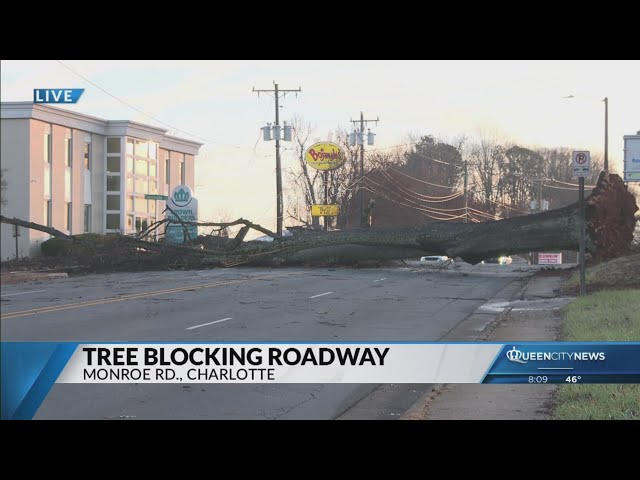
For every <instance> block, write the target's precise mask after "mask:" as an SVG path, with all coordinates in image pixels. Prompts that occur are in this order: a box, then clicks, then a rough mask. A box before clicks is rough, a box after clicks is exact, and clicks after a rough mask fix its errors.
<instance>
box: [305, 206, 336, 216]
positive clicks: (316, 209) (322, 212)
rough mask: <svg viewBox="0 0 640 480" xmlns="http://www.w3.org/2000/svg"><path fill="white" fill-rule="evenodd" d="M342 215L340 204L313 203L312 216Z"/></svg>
mask: <svg viewBox="0 0 640 480" xmlns="http://www.w3.org/2000/svg"><path fill="white" fill-rule="evenodd" d="M338 215H340V205H311V216H312V217H337V216H338Z"/></svg>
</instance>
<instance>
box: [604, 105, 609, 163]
mask: <svg viewBox="0 0 640 480" xmlns="http://www.w3.org/2000/svg"><path fill="white" fill-rule="evenodd" d="M603 101H604V169H605V171H609V97H605V98H604V100H603Z"/></svg>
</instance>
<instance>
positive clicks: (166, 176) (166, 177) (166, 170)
mask: <svg viewBox="0 0 640 480" xmlns="http://www.w3.org/2000/svg"><path fill="white" fill-rule="evenodd" d="M170 163H171V162H170V161H169V156H168V155H167V158H165V159H164V183H166V184H167V185H169V165H170Z"/></svg>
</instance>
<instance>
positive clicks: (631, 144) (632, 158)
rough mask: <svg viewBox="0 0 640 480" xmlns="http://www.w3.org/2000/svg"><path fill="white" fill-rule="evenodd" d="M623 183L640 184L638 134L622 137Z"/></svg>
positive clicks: (639, 137) (639, 144)
mask: <svg viewBox="0 0 640 480" xmlns="http://www.w3.org/2000/svg"><path fill="white" fill-rule="evenodd" d="M623 138H624V181H625V182H640V132H638V135H625V136H624V137H623Z"/></svg>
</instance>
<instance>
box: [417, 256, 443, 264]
mask: <svg viewBox="0 0 640 480" xmlns="http://www.w3.org/2000/svg"><path fill="white" fill-rule="evenodd" d="M447 260H449V257H447V256H446V255H431V256H428V257H422V258H421V259H420V263H421V264H423V265H441V264H443V263H445V262H446V261H447Z"/></svg>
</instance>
